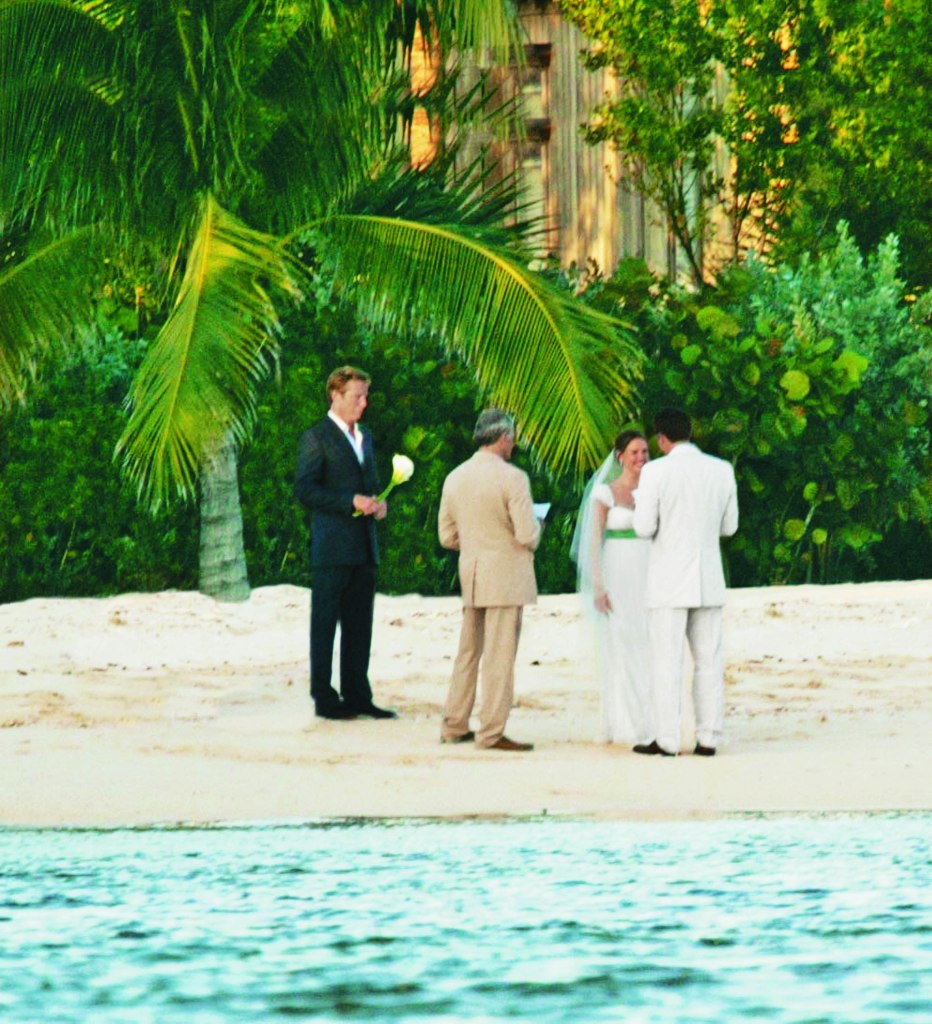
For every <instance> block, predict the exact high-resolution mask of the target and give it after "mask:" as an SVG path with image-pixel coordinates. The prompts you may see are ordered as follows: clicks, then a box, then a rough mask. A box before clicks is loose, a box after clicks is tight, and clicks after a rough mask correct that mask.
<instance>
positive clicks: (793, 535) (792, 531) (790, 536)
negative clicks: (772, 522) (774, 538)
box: [783, 519, 806, 542]
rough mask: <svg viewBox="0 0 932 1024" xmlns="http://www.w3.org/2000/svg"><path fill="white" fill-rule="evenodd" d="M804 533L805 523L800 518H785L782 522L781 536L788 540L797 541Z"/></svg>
mask: <svg viewBox="0 0 932 1024" xmlns="http://www.w3.org/2000/svg"><path fill="white" fill-rule="evenodd" d="M805 533H806V524H805V523H804V522H803V520H802V519H787V521H786V522H785V523H784V524H783V536H784V537H786V539H787V540H788V541H793V542H795V541H798V540H800V539H801V538H802V537H803V536H804V535H805Z"/></svg>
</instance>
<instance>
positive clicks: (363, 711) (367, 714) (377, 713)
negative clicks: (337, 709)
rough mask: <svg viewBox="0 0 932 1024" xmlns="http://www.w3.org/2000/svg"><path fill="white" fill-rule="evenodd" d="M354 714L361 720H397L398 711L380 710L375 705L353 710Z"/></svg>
mask: <svg viewBox="0 0 932 1024" xmlns="http://www.w3.org/2000/svg"><path fill="white" fill-rule="evenodd" d="M352 713H353V714H354V715H357V716H358V717H360V718H397V717H398V712H397V711H389V709H388V708H380V707H378V706H377V705H375V704H364V705H363V706H362V707H360V708H353V709H352Z"/></svg>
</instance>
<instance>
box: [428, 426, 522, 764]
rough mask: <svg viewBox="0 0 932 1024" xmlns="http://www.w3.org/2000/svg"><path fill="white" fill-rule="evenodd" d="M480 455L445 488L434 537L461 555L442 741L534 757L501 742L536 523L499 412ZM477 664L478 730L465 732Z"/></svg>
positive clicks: (480, 433) (486, 429) (480, 432)
mask: <svg viewBox="0 0 932 1024" xmlns="http://www.w3.org/2000/svg"><path fill="white" fill-rule="evenodd" d="M473 440H474V441H475V442H476V444H477V445H478V449H479V450H478V451H477V452H476V453H475V454H474V455H473V456H472V458H470V459H468V460H467V461H466V462H464V463H462V464H461V465H459V466H457V467H456V469H454V470H453V472H452V473H450V474H449V476H448V477H447V478H446V480H445V481H444V483H443V493H442V495H441V498H440V513H439V516H438V520H437V531H438V534H439V536H440V543H441V544H442V545H443V546H444V547H445V548H451V549H452V550H454V551H459V553H460V557H459V576H460V589H461V591H462V595H463V623H462V627H461V629H460V643H459V650H458V652H457V655H456V661H455V662H454V663H453V676H452V678H451V680H450V690H449V694H448V696H447V701H446V705H445V706H444V709H443V728H442V732H441V740H442V741H443V742H444V743H462V742H465V741H468V740H472V739H475V741H476V746H477V747H483V748H486V749H493V750H510V751H524V750H531V749H532V744H530V743H518V742H516V741H515V740H511V739H509V738H508V737H507V736H506V735H505V724H506V722H507V720H508V713H509V712H510V711H511V705H512V701H513V698H514V677H515V655H516V654H517V651H518V639H519V637H520V635H521V618H522V613H523V611H524V605H526V604H533V603H534V602H535V601H536V600H537V580H536V579H535V576H534V551H535V549H536V548H537V544H538V541H539V540H540V523H539V522H538V521H537V519H536V518H535V516H534V507H533V504H532V501H531V486H530V483H529V482H528V478H527V474H526V473H522V472H521V470H520V469H518V468H517V467H516V466H512V465H510V464H509V461H508V460H509V459H510V458H511V453H512V451H513V449H514V446H515V423H514V419H513V418H512V417H511V416H509V415H508V414H507V413H505V412H502V411H501V410H500V409H487V410H486V411H485V412H483V413H482V415H481V416H480V417H479V420H478V422H477V423H476V429H475V430H474V431H473ZM480 661H481V662H482V705H481V707H480V709H479V729H478V732H476V733H475V734H474V733H473V732H472V730H471V729H470V728H469V716H470V715H471V713H472V709H473V704H474V703H475V699H476V683H477V680H478V675H479V663H480Z"/></svg>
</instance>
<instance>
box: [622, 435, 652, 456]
mask: <svg viewBox="0 0 932 1024" xmlns="http://www.w3.org/2000/svg"><path fill="white" fill-rule="evenodd" d="M637 438H640V439H641V440H642V441H646V440H647V438H646V437H645V436H644V435H643V434H642V433H641V432H640V430H623V431H622V432H621V433H620V434H619V435H618V437H616V438H615V454H616V455H621V454H622V453H623V452H624V450H625V449H626V448H627V447H628V445H629V444H631V442H632V441H634V440H636V439H637Z"/></svg>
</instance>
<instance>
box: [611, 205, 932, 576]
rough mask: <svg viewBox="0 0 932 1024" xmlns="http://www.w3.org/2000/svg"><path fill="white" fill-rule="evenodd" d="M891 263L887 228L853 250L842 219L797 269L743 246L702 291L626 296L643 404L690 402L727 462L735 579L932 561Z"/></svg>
mask: <svg viewBox="0 0 932 1024" xmlns="http://www.w3.org/2000/svg"><path fill="white" fill-rule="evenodd" d="M897 268H898V257H897V247H896V243H895V241H894V240H893V239H889V240H887V241H886V242H885V243H884V244H883V245H882V246H881V247H880V248H879V249H878V251H877V252H876V253H875V254H874V255H873V256H872V257H871V258H870V259H869V260H868V261H866V262H865V261H864V260H862V258H861V257H860V255H859V253H858V251H857V248H856V246H855V245H854V243H853V241H852V239H851V238H850V236H849V234H848V232H847V229H846V227H845V226H844V225H842V226H841V227H840V228H839V232H838V236H837V244H836V247H835V249H834V250H833V251H832V252H830V253H827V254H825V255H824V256H822V257H820V258H819V259H816V260H808V259H806V260H803V261H802V262H801V264H800V265H799V267H798V268H797V269H795V270H793V269H791V268H788V267H776V268H769V267H766V266H764V265H763V264H761V263H759V262H756V261H751V262H749V263H748V264H747V265H746V266H745V267H744V268H743V269H740V270H739V269H736V270H733V271H732V272H731V273H730V274H728V275H727V276H726V277H725V278H724V279H723V280H722V282H721V287H720V288H719V289H718V290H717V291H715V292H712V291H709V292H706V293H704V294H701V295H697V294H691V293H687V292H684V291H681V290H678V289H668V290H666V291H665V292H664V293H663V295H662V296H661V300H660V301H659V302H657V303H646V302H644V299H643V295H644V292H643V290H640V291H639V292H637V293H635V297H634V299H633V301H630V302H629V303H628V304H627V305H626V312H636V313H637V315H638V317H639V319H640V322H641V327H642V338H643V342H644V345H645V351H646V354H647V356H648V359H649V363H650V365H651V367H652V370H651V371H650V372H649V373H648V377H647V380H646V382H645V387H644V390H643V397H644V407H645V408H646V409H657V408H659V407H660V406H663V405H668V404H674V405H680V406H683V407H685V408H687V409H689V410H690V411H691V413H692V414H693V416H694V418H695V420H696V436H697V440H698V442H699V443H700V444H701V445H702V446H703V447H704V448H705V449H707V450H709V451H711V452H713V453H714V454H718V455H720V456H722V457H723V458H727V459H729V460H730V461H732V462H733V463H734V465H735V468H736V472H737V476H738V481H739V498H740V504H741V516H742V521H741V527H740V529H739V532H738V534H737V536H736V537H735V538H734V539H733V540H731V541H730V542H728V552H729V558H730V570H731V582H732V584H733V585H748V584H763V583H789V582H798V581H801V580H812V581H818V582H835V581H838V580H844V579H867V578H872V577H873V576H874V574H877V575H880V576H889V575H893V576H898V575H902V574H904V573H908V574H911V575H924V574H928V573H929V572H930V571H932V565H930V561H929V551H930V546H929V536H928V535H929V525H930V522H932V515H930V498H932V493H930V485H929V469H930V463H929V393H930V387H929V385H930V382H932V345H930V331H929V329H928V328H927V327H926V326H924V325H923V324H921V323H920V322H918V319H917V318H915V317H913V318H911V317H910V312H909V308H908V306H907V304H906V303H905V302H904V301H903V294H904V288H903V284H902V282H901V281H899V279H898V277H897ZM628 276H630V275H628ZM608 291H609V293H610V291H611V282H609V289H608ZM904 547H907V548H910V549H912V551H913V555H912V557H911V558H910V560H909V561H908V562H907V563H903V562H902V560H901V557H900V553H901V551H902V549H903V548H904Z"/></svg>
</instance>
